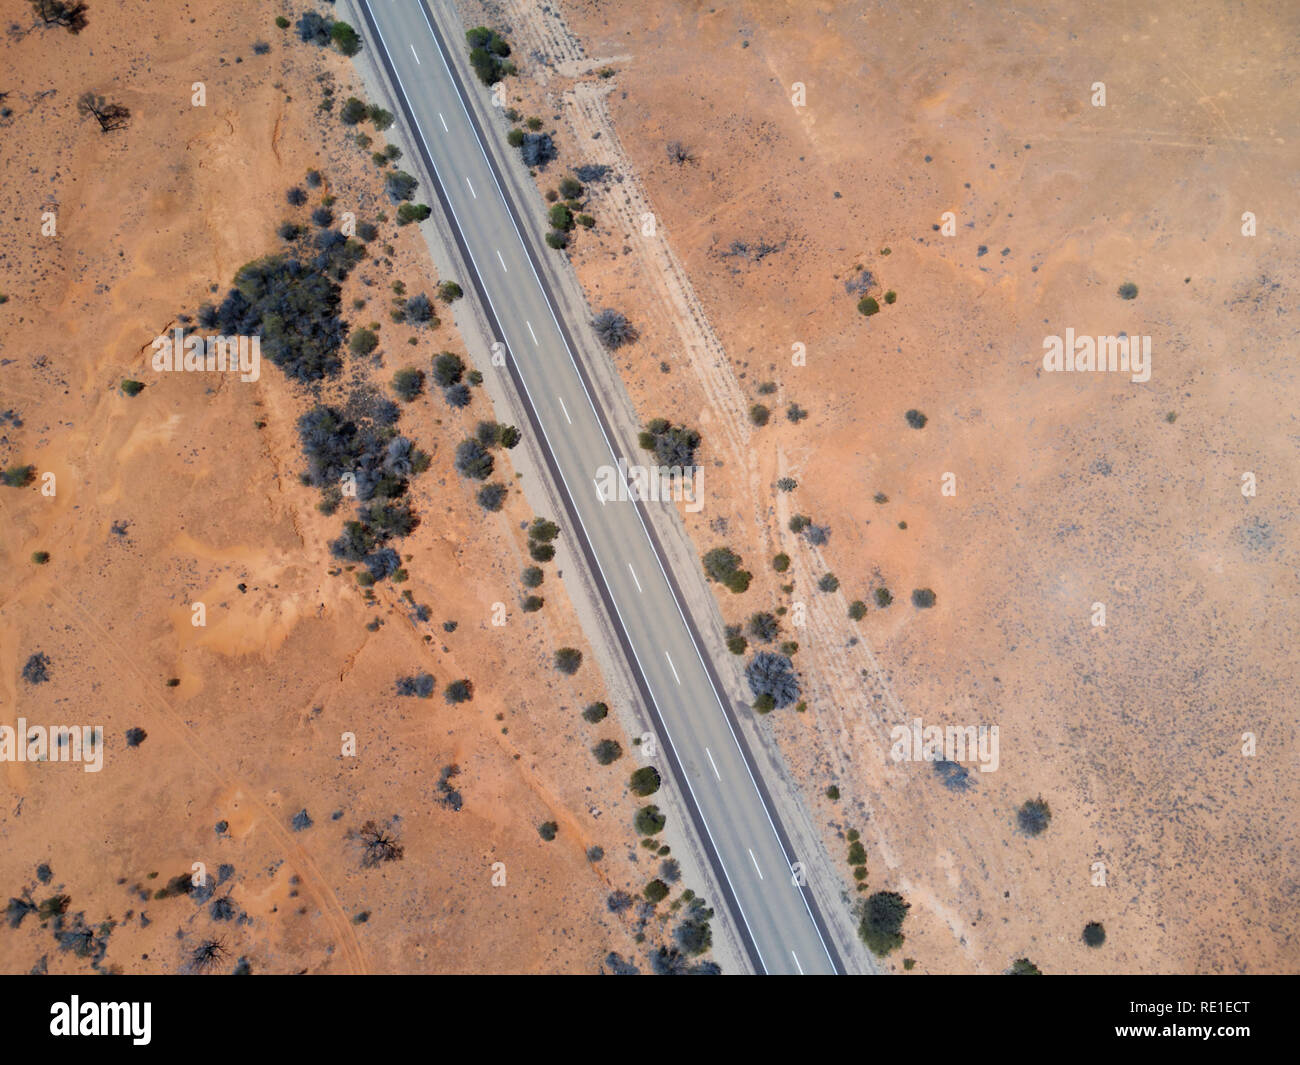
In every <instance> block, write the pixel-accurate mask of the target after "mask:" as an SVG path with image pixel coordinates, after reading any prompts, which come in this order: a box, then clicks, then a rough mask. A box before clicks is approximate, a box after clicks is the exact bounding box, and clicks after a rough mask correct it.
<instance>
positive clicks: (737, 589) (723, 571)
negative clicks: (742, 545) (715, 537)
mask: <svg viewBox="0 0 1300 1065" xmlns="http://www.w3.org/2000/svg"><path fill="white" fill-rule="evenodd" d="M703 561H704V573H705V575H706V576H707V577H708V578H709V580H711V581H716V582H717V583H719V584H722V585H725V586H726V587H727V588H729V589H731V591H732V592H734V593H736V594H737V595H739V594H740V593H741V592H743V591H745V590H746V589H748V588H749V582H750V581H751V580H752V579H753V574H752V573H749V572H747V571H745V570H743V569H741V568H740V563H741V558H740V556H739V555H738V554H736V553H735V552H734V551H732V550H731V548H729V547H715V548H713V549H712V550H711V551H709V552H707V553H706V554H705V556H704V560H703Z"/></svg>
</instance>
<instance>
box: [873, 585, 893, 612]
mask: <svg viewBox="0 0 1300 1065" xmlns="http://www.w3.org/2000/svg"><path fill="white" fill-rule="evenodd" d="M875 597H876V606H878V607H880V609H881V610H884V609H885V607H887V606H889V604H890V603H892V602H893V601H894V594H893V592H891V591H890V590H889V589H888V588H877V589H876V591H875Z"/></svg>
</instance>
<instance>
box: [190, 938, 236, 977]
mask: <svg viewBox="0 0 1300 1065" xmlns="http://www.w3.org/2000/svg"><path fill="white" fill-rule="evenodd" d="M228 954H229V951H227V950H226V945H225V943H223V942H222V941H221V940H220V939H205V940H204V941H203V942H202V943H200V944H199V945H198V946H197V947H195V948H194V950H193V952H192V953H191V954H190V967H191V968H192V969H193V970H194V971H195V972H196V973H205V972H208V971H209V970H210V969H215V968H216V967H217V966H218V965H220V964H221V963H222V962H223V961H224V960H225V959H226V957H227V955H228Z"/></svg>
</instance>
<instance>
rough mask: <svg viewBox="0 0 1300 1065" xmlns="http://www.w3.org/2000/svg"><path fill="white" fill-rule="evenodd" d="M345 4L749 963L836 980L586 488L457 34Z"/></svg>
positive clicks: (706, 713) (586, 416)
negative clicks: (356, 19)
mask: <svg viewBox="0 0 1300 1065" xmlns="http://www.w3.org/2000/svg"><path fill="white" fill-rule="evenodd" d="M356 7H357V9H358V11H359V12H360V14H361V16H362V25H363V27H364V29H365V31H366V33H367V37H368V40H367V44H368V47H369V48H370V49H371V51H372V53H373V55H374V56H375V57H376V58H377V60H378V61H379V63H380V66H381V68H382V70H383V72H384V74H385V76H386V79H387V81H388V84H389V86H390V88H391V91H392V93H393V97H394V102H395V104H396V106H395V107H394V110H395V111H396V112H398V113H399V114H400V115H401V116H402V118H403V120H404V123H405V125H406V127H407V130H408V134H409V136H410V140H411V143H412V145H413V146H414V147H415V148H416V149H417V150H418V153H419V155H420V157H421V160H422V162H423V164H424V167H425V170H426V175H425V177H426V179H428V180H432V181H433V182H434V187H435V190H436V191H437V194H438V201H439V205H440V207H441V208H442V209H443V211H444V212H445V213H446V215H447V217H448V223H449V226H450V228H451V230H452V232H453V235H454V236H455V238H456V241H457V244H458V246H459V249H460V253H461V255H462V257H463V258H464V260H465V261H466V264H467V266H468V268H469V270H470V274H471V275H472V276H471V277H470V278H469V279H468V280H469V281H470V284H469V285H468V286H467V290H469V291H468V293H467V294H468V295H469V296H470V297H471V298H473V297H474V296H477V297H478V298H480V299H481V300H482V301H483V303H484V307H483V309H484V314H485V317H486V319H487V321H488V322H489V323H490V325H491V327H492V328H493V329H494V330H495V331H496V336H495V337H494V338H493V339H494V340H495V341H498V342H500V343H501V345H503V349H504V353H505V357H506V365H507V369H508V371H509V373H510V375H511V378H512V380H513V381H514V383H515V387H516V388H517V389H518V391H519V393H520V395H521V396H522V397H523V405H524V407H525V409H526V410H527V411H528V413H529V416H530V419H531V421H532V428H533V430H534V432H535V433H536V434H537V436H538V440H539V443H540V448H541V451H542V452H543V454H544V457H545V459H546V462H547V465H548V468H549V471H550V473H551V476H552V477H553V478H554V480H555V482H556V484H557V487H558V491H559V493H560V495H561V498H562V499H564V501H565V503H566V506H567V510H568V515H567V516H568V523H567V527H566V529H565V535H566V536H567V537H569V538H570V542H571V544H572V545H573V546H574V547H575V549H577V550H580V551H581V552H582V553H583V555H584V557H585V559H586V561H587V564H588V566H589V568H590V570H591V572H592V575H593V577H594V579H595V581H596V583H597V586H598V590H599V593H600V595H601V596H602V599H603V601H604V603H605V606H606V609H607V610H608V612H609V614H610V616H611V617H612V618H613V620H614V625H615V629H616V632H615V635H616V637H617V639H618V641H619V644H620V646H621V648H622V649H623V651H624V653H625V654H626V655H627V656H628V658H629V661H630V662H631V664H632V670H633V674H634V676H635V677H636V679H637V682H638V687H639V689H640V691H641V694H642V697H643V698H644V699H645V701H646V703H647V706H648V709H649V712H650V714H651V717H652V719H653V720H654V721H655V723H656V725H657V727H658V730H659V740H660V743H661V745H662V747H663V750H664V755H665V757H666V758H667V768H668V769H669V770H670V771H671V777H670V779H669V780H666V781H665V784H666V785H668V784H670V783H671V782H672V781H676V782H677V783H678V785H679V786H680V787H682V788H683V789H684V791H683V795H682V797H683V799H684V803H685V805H686V807H687V808H688V809H689V810H690V811H691V814H692V817H693V818H694V821H695V825H696V829H697V831H698V833H699V835H700V838H701V840H702V842H703V845H704V847H705V849H706V851H707V852H709V858H710V861H711V862H712V863H713V865H714V868H715V872H716V873H717V875H718V879H719V882H720V883H721V884H722V885H723V890H724V894H726V895H727V896H728V897H727V898H725V899H724V900H723V901H724V903H725V904H726V906H727V908H728V909H729V910H730V912H731V915H732V917H733V919H734V921H735V924H736V927H737V930H738V931H739V933H740V936H741V939H742V940H743V942H744V944H745V947H746V949H747V950H748V951H749V953H750V955H751V957H752V959H753V961H754V963H755V967H756V968H757V969H758V970H759V971H760V972H771V973H831V972H838V971H842V969H841V966H840V964H839V961H838V957H837V955H836V954H835V951H834V947H833V944H832V943H831V941H830V937H829V935H828V934H826V933H825V929H824V926H823V925H822V922H821V919H820V916H819V915H818V914H817V913H816V909H815V905H814V903H813V900H812V898H811V896H810V894H809V893H808V891H807V889H806V888H805V887H804V886H803V885H801V884H800V883H798V882H797V880H798V877H797V876H796V875H795V873H794V872H793V871H792V870H793V868H794V866H795V864H796V862H797V861H798V856H797V855H794V854H792V853H790V849H789V846H788V843H787V842H786V841H787V840H788V837H787V836H786V834H785V833H784V832H783V831H782V830H781V829H780V826H779V823H778V822H777V820H776V819H775V817H774V812H773V811H772V810H771V803H770V801H769V800H768V799H767V797H766V795H765V792H764V790H763V788H762V786H761V782H760V781H759V780H758V779H757V778H756V777H755V775H754V773H753V772H752V770H751V766H752V764H753V762H752V759H751V758H750V757H749V755H748V752H747V750H746V749H745V747H744V744H743V739H742V738H741V737H740V735H739V734H738V732H737V730H736V729H735V728H734V727H733V723H732V721H731V719H730V716H729V711H728V708H727V705H726V704H725V703H724V698H725V695H724V693H723V691H722V686H721V684H720V682H719V681H718V678H717V674H716V671H715V670H713V669H712V668H711V665H710V664H709V663H708V662H707V661H706V659H705V657H704V654H703V648H702V644H701V643H700V641H699V638H698V634H697V632H696V631H695V630H694V629H693V627H692V625H691V624H690V621H689V619H688V618H687V616H686V614H685V613H684V611H683V610H682V608H681V605H680V597H679V594H678V590H677V588H676V587H675V585H674V583H673V581H672V580H671V578H670V575H669V574H668V572H667V571H666V570H665V568H664V566H663V564H662V562H661V557H662V556H661V552H660V551H659V550H658V549H657V545H656V543H655V541H654V538H653V536H652V534H651V530H650V528H649V526H648V525H647V524H646V521H645V517H644V515H643V513H642V511H641V508H642V507H643V506H645V505H647V504H643V503H636V502H632V501H624V502H620V501H617V500H613V499H610V500H606V499H605V498H603V497H602V495H601V493H600V492H599V491H598V489H597V486H596V484H595V478H596V476H597V471H598V470H599V469H600V468H601V467H613V466H615V465H616V461H617V450H616V448H615V447H614V446H613V445H612V443H611V433H610V431H609V422H608V420H607V418H605V416H604V414H603V412H602V411H601V409H600V404H599V401H598V397H595V396H593V395H592V393H591V390H590V388H589V384H588V379H587V377H586V376H585V374H584V372H583V369H582V367H581V365H580V363H579V361H578V360H577V359H576V358H575V355H574V351H575V347H576V346H575V345H574V344H573V342H572V335H571V334H570V333H569V332H568V330H567V328H566V326H565V325H564V324H563V323H562V322H561V321H560V319H559V317H558V316H557V314H556V313H555V310H554V309H553V308H554V306H555V301H554V300H553V299H552V297H551V293H550V290H549V288H548V284H547V282H546V280H545V271H546V267H545V265H544V264H541V263H540V262H539V260H538V259H537V258H536V254H537V252H536V250H535V249H534V248H532V247H531V246H530V244H529V243H528V241H526V240H525V238H524V236H523V233H522V227H521V226H520V225H519V224H518V217H519V215H518V213H517V212H518V205H516V204H514V203H512V202H511V199H510V197H509V196H508V195H507V193H506V191H505V185H506V183H505V182H504V181H501V180H498V175H499V173H500V172H501V171H500V169H499V168H500V166H501V165H503V164H502V163H501V162H500V161H499V160H498V159H497V158H496V156H495V148H494V146H493V144H492V143H491V138H489V137H488V136H487V135H486V134H485V132H484V131H483V130H482V129H481V128H480V127H479V124H478V121H477V119H476V117H475V114H474V111H473V108H472V107H470V106H469V104H468V102H467V97H466V96H465V95H464V94H465V93H467V92H471V91H478V90H477V89H473V88H470V87H469V86H467V85H466V83H465V81H464V79H463V78H462V76H461V74H460V72H459V71H458V70H457V69H456V66H455V61H454V59H453V57H452V56H451V54H450V53H449V51H448V47H449V45H448V38H450V39H451V40H452V41H454V42H455V44H456V45H457V46H460V45H461V43H462V42H463V36H462V35H461V33H460V31H459V29H458V28H457V29H456V30H455V31H454V33H453V32H450V31H449V32H448V34H447V35H445V36H444V34H443V32H442V29H441V27H439V26H438V24H437V23H436V21H435V19H434V17H433V15H432V12H431V11H430V10H429V9H428V8H427V7H426V5H425V4H424V3H423V0H356ZM527 206H529V207H531V208H532V209H534V210H536V209H540V204H536V205H527ZM485 369H486V368H485ZM649 505H655V506H658V505H671V504H657V503H656V504H649ZM656 762H657V763H658V764H660V765H661V767H662V765H663V760H662V759H656Z"/></svg>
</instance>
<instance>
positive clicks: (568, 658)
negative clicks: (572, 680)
mask: <svg viewBox="0 0 1300 1065" xmlns="http://www.w3.org/2000/svg"><path fill="white" fill-rule="evenodd" d="M581 665H582V652H581V651H579V650H578V649H577V648H576V647H561V648H560V649H559V650H558V651H556V652H555V668H556V669H558V670H559V671H560V672H561V673H565V674H567V675H568V676H570V677H571V676H573V674H575V673H577V672H578V668H579V667H580V666H581Z"/></svg>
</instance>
